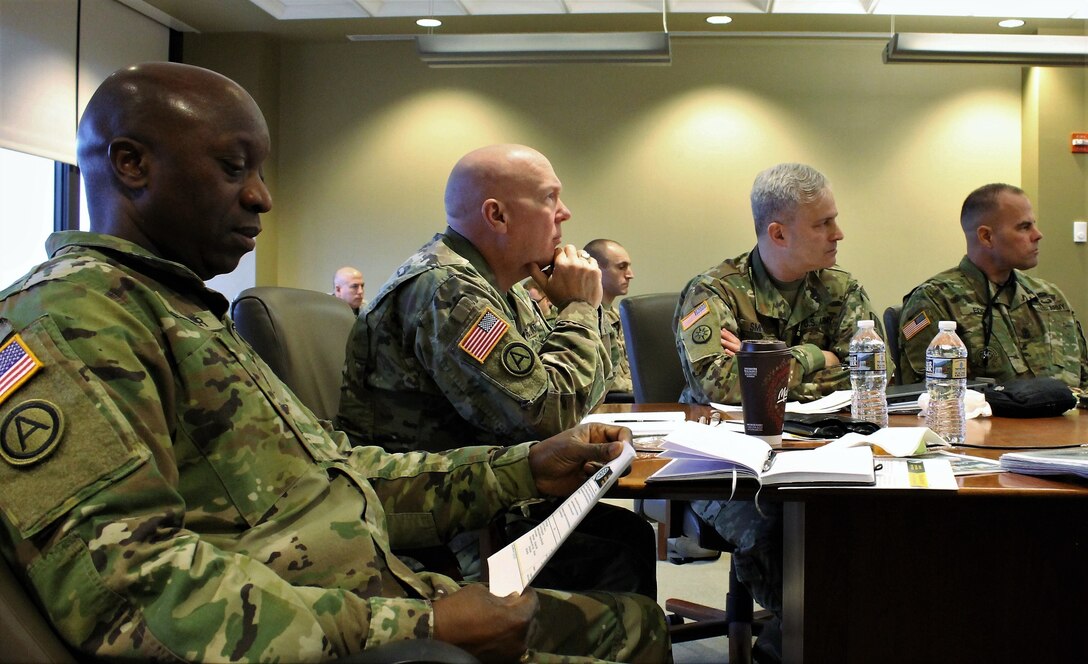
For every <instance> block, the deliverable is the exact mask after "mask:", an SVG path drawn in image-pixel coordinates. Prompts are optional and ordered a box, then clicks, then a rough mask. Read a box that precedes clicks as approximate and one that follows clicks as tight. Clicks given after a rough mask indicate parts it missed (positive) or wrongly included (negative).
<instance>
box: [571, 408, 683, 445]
mask: <svg viewBox="0 0 1088 664" xmlns="http://www.w3.org/2000/svg"><path fill="white" fill-rule="evenodd" d="M686 417H687V415H686V414H685V413H684V412H683V411H679V410H669V411H663V412H658V413H594V414H593V415H586V416H585V417H584V418H582V424H587V423H590V422H599V423H601V424H618V425H620V426H624V427H627V428H628V429H630V430H631V436H633V437H635V438H637V437H639V436H664V435H666V434H669V433H671V432H672V430H673V429H675V428H676V427H678V426H680V425H681V424H683V422H684V420H685V419H686Z"/></svg>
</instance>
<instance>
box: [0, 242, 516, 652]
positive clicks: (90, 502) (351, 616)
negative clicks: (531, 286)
mask: <svg viewBox="0 0 1088 664" xmlns="http://www.w3.org/2000/svg"><path fill="white" fill-rule="evenodd" d="M47 248H48V250H49V252H50V255H51V256H52V258H51V259H50V260H48V261H47V262H45V263H43V264H42V265H40V266H38V267H37V268H35V269H34V270H32V271H31V272H30V273H29V274H28V275H26V276H25V277H23V278H21V279H20V280H19V281H17V282H16V283H15V284H14V285H13V286H11V287H10V288H8V289H7V290H5V291H4V292H2V293H0V339H3V340H4V343H5V344H9V348H12V349H14V351H17V352H19V353H24V354H25V355H26V356H29V357H32V358H36V361H37V363H40V365H41V366H40V368H38V369H37V372H36V373H34V374H33V375H30V377H29V379H28V380H26V381H25V382H24V383H23V384H22V385H21V386H17V387H14V388H12V387H11V386H10V385H9V386H8V387H7V388H4V389H3V392H2V393H0V394H2V397H0V398H3V401H2V403H0V422H2V425H0V451H2V452H3V454H2V455H0V456H2V458H0V514H2V518H0V549H2V550H3V553H4V555H5V557H7V559H8V560H9V561H11V563H12V565H13V567H15V568H16V570H18V571H19V572H20V573H21V574H22V575H23V576H24V577H25V580H27V581H28V583H29V585H30V587H31V588H32V590H33V592H34V593H35V594H36V595H37V598H38V600H39V601H40V602H41V603H42V605H43V606H45V608H46V610H47V611H48V613H49V615H50V617H51V619H52V622H53V624H54V625H55V626H56V628H57V629H58V631H59V632H60V633H61V634H62V635H63V636H64V638H65V639H66V640H67V641H68V642H69V643H70V644H72V645H74V646H75V647H77V648H79V649H81V650H83V651H85V652H89V653H95V654H97V655H100V656H106V657H116V658H130V659H152V658H154V659H175V660H177V661H181V660H185V661H193V660H206V659H238V660H256V659H262V660H273V659H278V660H281V661H292V662H294V661H314V660H320V659H325V658H331V657H334V656H338V655H343V654H345V653H350V652H353V651H358V650H360V649H363V648H364V647H369V646H373V645H377V644H381V643H383V642H387V641H392V640H397V639H406V638H413V637H423V636H427V635H429V634H430V633H431V630H432V612H431V608H430V601H429V600H431V599H433V598H435V597H437V596H439V595H441V594H443V593H446V592H452V591H453V590H455V589H456V588H457V587H458V586H457V584H456V583H455V582H454V581H453V580H451V579H449V578H447V577H443V576H441V575H436V574H430V573H419V574H416V573H413V572H412V571H410V570H409V569H408V568H406V567H405V565H404V564H403V563H401V562H400V561H399V560H398V559H397V557H396V556H394V555H391V553H390V548H391V547H410V546H417V545H433V544H435V543H436V542H437V541H439V540H444V539H446V538H447V537H448V536H450V535H451V534H453V533H456V532H459V531H461V530H464V529H471V528H478V527H481V526H483V525H484V524H485V523H487V522H488V521H489V520H490V519H491V518H492V517H493V516H494V515H495V514H497V513H499V512H501V511H503V510H505V509H508V508H509V507H510V506H512V505H516V504H520V503H521V502H522V501H524V500H528V499H531V498H537V497H538V496H537V493H536V490H535V487H534V484H533V480H532V475H531V472H530V470H529V467H528V462H527V459H526V457H527V454H528V449H529V446H528V445H520V446H517V447H512V448H489V447H474V448H466V449H463V450H458V451H456V452H454V453H451V454H449V455H429V454H423V453H415V454H411V455H392V454H388V453H386V452H385V451H384V450H382V449H381V448H378V447H356V448H352V447H351V446H350V445H349V444H348V441H347V439H346V437H345V436H344V435H343V434H342V433H339V432H335V431H332V430H331V429H330V428H328V424H327V423H323V422H319V421H317V420H316V419H315V418H314V416H313V415H312V414H311V413H310V411H309V410H308V409H307V408H306V407H305V406H303V405H302V404H301V403H300V402H299V401H298V399H297V398H296V397H295V396H294V395H293V394H292V393H291V392H290V391H289V390H288V389H287V388H286V387H285V386H284V385H283V383H281V382H280V381H279V380H278V379H277V378H276V377H275V376H274V375H273V374H272V372H271V370H270V369H269V368H268V366H267V365H266V364H264V363H263V362H262V361H261V360H260V359H259V358H257V356H256V355H255V354H254V352H253V351H252V350H251V349H250V347H249V346H248V345H247V344H246V343H245V342H244V341H243V340H242V339H241V338H240V337H239V336H238V334H237V332H236V331H235V328H234V325H233V323H232V321H231V320H230V319H229V318H228V317H227V316H226V310H227V302H226V300H225V299H224V298H223V297H222V296H221V295H219V294H218V293H215V292H214V291H210V290H208V289H207V288H205V286H204V284H203V283H202V282H201V281H200V279H199V278H197V276H196V275H194V274H193V273H192V272H190V271H189V270H188V269H186V268H185V267H183V266H181V265H178V264H176V263H172V262H169V261H166V260H163V259H161V258H157V257H155V256H153V255H151V254H149V253H148V252H147V251H145V250H143V249H141V248H139V247H137V246H136V245H134V244H131V243H129V242H126V241H122V240H120V239H118V238H114V237H110V236H105V235H97V234H91V233H78V232H68V233H58V234H54V235H53V236H51V237H50V239H49V241H48V244H47ZM10 344H14V346H10ZM31 366H33V363H32V364H31ZM5 375H8V374H5ZM468 497H471V502H468Z"/></svg>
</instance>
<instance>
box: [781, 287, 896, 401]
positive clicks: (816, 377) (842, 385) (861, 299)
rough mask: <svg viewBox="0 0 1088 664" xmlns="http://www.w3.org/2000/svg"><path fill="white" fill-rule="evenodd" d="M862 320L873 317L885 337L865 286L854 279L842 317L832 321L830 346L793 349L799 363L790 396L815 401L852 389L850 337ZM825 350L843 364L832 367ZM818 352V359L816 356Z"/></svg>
mask: <svg viewBox="0 0 1088 664" xmlns="http://www.w3.org/2000/svg"><path fill="white" fill-rule="evenodd" d="M859 320H872V321H873V323H874V325H875V329H876V331H877V333H878V334H880V336H881V338H882V339H883V338H885V337H884V332H883V330H884V326H883V324H881V322H880V317H879V316H878V315H877V314H876V312H874V311H873V305H872V304H871V303H870V302H869V296H868V295H867V294H866V293H865V289H864V288H862V287H861V285H860V284H858V283H856V282H853V281H851V282H850V284H849V286H848V287H847V291H846V294H845V296H844V297H843V303H842V309H840V310H839V316H838V318H837V319H836V320H834V321H832V322H831V323H829V325H830V326H831V327H830V328H829V329H828V330H827V336H828V339H829V340H830V341H831V345H830V347H829V348H826V349H821V348H818V347H816V346H813V345H811V344H805V345H802V346H794V347H793V348H792V349H791V351H792V352H793V356H794V359H795V360H796V362H795V363H794V366H793V367H791V370H790V398H792V399H796V400H798V401H814V400H816V399H819V398H820V397H822V396H825V395H827V394H830V393H832V392H834V391H836V390H849V389H850V340H851V339H852V338H853V337H854V334H855V333H856V332H857V328H858V321H859ZM824 350H827V351H830V352H831V353H833V354H834V355H835V357H837V358H839V363H838V364H837V365H835V366H832V367H828V366H827V365H826V358H824V356H823V351H824ZM817 355H818V356H819V360H818V361H817V360H816V359H815V358H816V356H817ZM885 370H886V369H885Z"/></svg>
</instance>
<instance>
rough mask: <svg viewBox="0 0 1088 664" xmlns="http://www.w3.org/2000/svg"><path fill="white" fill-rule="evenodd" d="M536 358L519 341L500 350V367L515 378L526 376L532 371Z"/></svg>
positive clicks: (530, 350)
mask: <svg viewBox="0 0 1088 664" xmlns="http://www.w3.org/2000/svg"><path fill="white" fill-rule="evenodd" d="M535 363H536V356H535V355H534V354H533V351H532V349H530V348H529V347H528V346H526V345H525V344H523V343H521V342H520V341H515V342H514V343H512V344H510V345H508V346H507V347H506V348H503V349H502V365H503V366H504V367H506V370H507V371H509V372H510V373H512V374H514V375H515V376H528V375H529V374H530V373H531V372H532V371H533V365H534V364H535Z"/></svg>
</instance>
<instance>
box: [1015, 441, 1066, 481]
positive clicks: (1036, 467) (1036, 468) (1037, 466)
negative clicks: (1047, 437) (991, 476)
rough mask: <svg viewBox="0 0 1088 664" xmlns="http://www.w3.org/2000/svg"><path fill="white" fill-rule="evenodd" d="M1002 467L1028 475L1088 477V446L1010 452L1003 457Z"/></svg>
mask: <svg viewBox="0 0 1088 664" xmlns="http://www.w3.org/2000/svg"><path fill="white" fill-rule="evenodd" d="M1000 460H1001V467H1002V468H1003V469H1005V470H1008V471H1011V472H1014V473H1024V474H1026V475H1077V476H1079V477H1088V446H1084V445H1082V446H1080V447H1072V448H1067V449H1054V450H1032V451H1030V452H1009V453H1007V454H1002V455H1001V459H1000Z"/></svg>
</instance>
